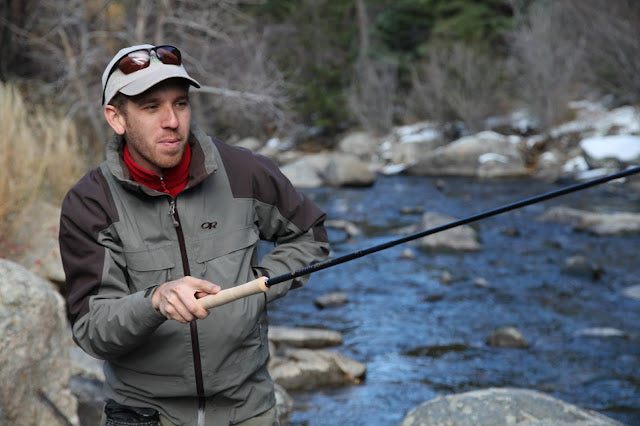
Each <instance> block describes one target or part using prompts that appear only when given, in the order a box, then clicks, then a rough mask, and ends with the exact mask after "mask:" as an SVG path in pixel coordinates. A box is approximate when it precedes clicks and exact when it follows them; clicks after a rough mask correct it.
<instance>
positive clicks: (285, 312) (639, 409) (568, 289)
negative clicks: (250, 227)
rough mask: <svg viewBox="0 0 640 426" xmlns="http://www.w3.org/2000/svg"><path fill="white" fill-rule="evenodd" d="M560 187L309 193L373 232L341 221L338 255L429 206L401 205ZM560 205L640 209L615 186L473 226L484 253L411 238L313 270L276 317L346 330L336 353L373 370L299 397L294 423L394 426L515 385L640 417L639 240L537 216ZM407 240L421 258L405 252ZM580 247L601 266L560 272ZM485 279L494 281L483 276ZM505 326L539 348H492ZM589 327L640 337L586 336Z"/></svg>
mask: <svg viewBox="0 0 640 426" xmlns="http://www.w3.org/2000/svg"><path fill="white" fill-rule="evenodd" d="M436 182H438V183H439V184H440V185H436ZM559 187H560V186H557V185H552V184H544V183H540V182H532V181H522V180H519V181H518V180H516V181H496V182H489V181H475V180H470V179H462V178H445V179H435V178H425V177H408V176H394V177H380V178H379V180H378V181H377V182H376V184H375V185H374V186H373V187H371V188H364V189H362V188H361V189H353V188H351V189H336V188H320V189H315V190H307V191H305V193H307V194H308V195H310V196H311V197H312V198H313V199H314V200H315V201H316V203H317V204H318V205H319V206H321V207H322V208H323V209H324V210H325V211H326V212H327V214H328V217H329V218H330V219H344V220H348V221H351V222H353V223H355V224H356V225H358V226H359V227H360V229H361V230H362V231H363V233H362V235H361V236H358V237H354V238H350V239H349V238H346V236H345V235H344V234H343V233H341V232H340V231H338V230H330V238H331V240H332V243H333V244H332V250H333V253H332V256H333V257H337V256H341V255H344V254H347V253H350V252H353V251H355V250H360V249H364V248H368V247H371V246H373V245H377V244H381V243H384V242H387V241H389V240H391V239H395V238H398V237H399V235H398V234H397V230H398V229H400V228H402V227H405V226H408V225H413V224H416V223H418V222H419V220H420V214H402V213H401V212H400V210H401V208H402V207H420V208H422V209H424V210H425V211H433V212H438V213H441V214H445V215H448V216H452V217H455V218H464V217H468V216H471V215H474V214H477V213H480V212H483V211H486V210H489V209H493V208H496V207H498V206H501V205H504V204H508V203H512V202H515V201H519V200H522V199H525V198H529V197H531V196H534V195H538V194H541V193H544V192H548V191H551V190H555V189H558V188H559ZM439 188H440V189H439ZM555 205H565V206H568V207H573V208H578V209H585V210H591V211H633V212H637V211H639V210H640V197H639V196H638V195H634V194H632V193H629V191H625V190H624V189H623V188H621V187H620V186H619V185H611V184H607V185H601V186H598V187H594V188H590V189H587V190H584V191H580V192H577V193H573V194H570V195H566V196H563V197H559V198H556V199H553V200H549V201H546V202H544V203H540V204H535V205H531V206H528V207H525V208H522V209H518V210H514V211H511V212H507V213H504V214H501V215H498V216H495V217H491V218H488V219H485V220H482V221H479V222H476V223H474V224H473V225H472V226H474V228H475V229H476V230H477V231H478V233H479V237H480V240H481V243H482V246H483V249H482V250H481V251H480V252H470V253H430V252H425V251H420V250H418V249H417V248H415V247H412V246H411V245H410V244H403V245H400V246H396V247H393V248H390V249H388V250H384V251H381V252H378V253H375V254H372V255H369V256H367V257H364V258H361V259H357V260H354V261H351V262H348V263H345V264H342V265H339V266H336V267H333V268H329V269H326V270H323V271H319V272H316V273H314V274H313V275H312V276H311V278H310V281H309V283H308V284H307V285H306V286H305V287H304V288H302V289H298V290H295V291H292V292H290V293H289V294H288V295H287V297H285V298H283V299H281V300H279V301H277V302H276V303H274V304H273V306H272V307H271V308H270V317H271V323H272V324H274V325H285V326H305V327H318V328H328V329H332V330H337V331H340V332H342V333H343V337H344V344H343V345H342V346H341V347H339V348H337V349H338V350H339V351H341V352H343V353H345V354H346V355H348V356H350V357H351V358H353V359H356V360H358V361H360V362H363V363H364V364H366V366H367V377H366V380H365V381H364V382H362V383H361V384H359V385H352V386H346V387H342V388H338V389H319V390H316V391H313V392H300V393H292V396H293V397H294V399H295V411H294V413H293V415H292V419H291V423H290V424H291V425H364V424H366V425H395V424H397V423H398V422H400V421H401V420H402V419H403V418H404V416H405V415H406V413H407V412H408V411H409V410H410V409H412V408H414V407H416V406H418V405H420V404H421V403H423V402H425V401H427V400H430V399H433V398H435V397H436V396H438V395H445V394H450V393H459V392H465V391H471V390H476V389H483V388H488V387H507V386H508V387H519V388H528V389H535V390H538V391H541V392H545V393H547V394H549V395H552V396H554V397H557V398H560V399H562V400H564V401H566V402H569V403H572V404H576V405H578V406H581V407H583V408H587V409H592V410H595V411H598V412H600V413H602V414H605V415H607V416H609V417H612V418H614V419H617V420H619V421H622V422H624V423H627V424H629V425H634V424H640V301H638V300H633V299H629V298H626V297H624V296H623V294H622V291H623V290H624V289H625V288H626V287H629V286H631V285H635V284H638V283H639V282H640V278H639V277H638V274H637V269H638V268H637V266H638V255H637V252H638V247H639V244H640V236H639V235H627V236H612V237H597V236H594V235H591V234H589V233H584V232H576V231H573V230H572V229H571V227H569V226H568V225H563V224H554V223H542V222H539V221H537V220H536V218H537V217H538V216H539V215H541V214H542V213H543V212H544V211H545V210H546V209H548V208H549V207H551V206H555ZM407 248H412V250H413V251H414V253H415V258H413V259H411V260H407V259H400V254H401V253H402V251H404V250H405V249H407ZM573 255H581V256H584V257H585V258H586V259H588V260H589V261H590V262H591V263H593V264H595V265H599V266H600V267H601V268H602V271H603V273H602V274H601V275H600V276H599V277H596V276H593V275H590V274H586V275H572V274H569V273H566V272H563V265H564V261H565V260H566V259H567V258H568V257H570V256H573ZM444 271H448V272H449V273H450V274H451V275H452V277H453V282H451V283H450V284H446V285H445V284H442V283H441V282H440V277H441V275H442V273H443V272H444ZM476 278H484V279H485V280H487V281H488V283H489V286H488V287H480V286H477V285H474V280H475V279H476ZM334 291H342V292H345V293H346V294H347V295H348V299H349V302H348V303H347V304H345V305H343V306H340V307H337V308H330V309H323V310H320V309H317V308H316V307H315V306H314V300H315V299H316V298H317V297H319V296H321V295H323V294H326V293H329V292H334ZM505 325H513V326H516V327H517V328H518V329H519V330H521V331H522V333H523V334H524V335H525V337H526V339H527V340H528V341H529V342H530V343H531V346H530V347H529V348H528V349H505V348H493V347H489V346H487V345H486V343H485V341H486V338H487V336H488V335H489V334H490V333H491V332H492V331H494V330H495V329H496V328H499V327H502V326H505ZM591 327H614V328H617V329H620V330H622V331H624V332H625V333H627V334H628V335H629V336H628V337H609V338H605V337H577V336H576V332H578V331H579V330H582V329H585V328H591Z"/></svg>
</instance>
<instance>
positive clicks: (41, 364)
mask: <svg viewBox="0 0 640 426" xmlns="http://www.w3.org/2000/svg"><path fill="white" fill-rule="evenodd" d="M68 327H69V326H68V323H67V320H66V316H65V306H64V302H63V300H62V296H60V294H59V293H57V292H56V291H55V290H54V289H53V288H52V287H51V285H50V284H49V283H47V282H45V281H44V280H42V279H41V278H39V277H37V276H35V275H33V274H32V273H30V272H29V271H28V270H26V269H25V268H24V267H23V266H20V265H18V264H16V263H13V262H10V261H8V260H4V259H0V329H2V333H1V334H0V383H3V386H1V387H0V407H1V408H0V423H1V424H11V425H36V424H37V425H40V424H42V425H44V424H46V425H65V426H67V425H69V424H72V425H78V424H79V419H78V416H77V414H76V413H77V400H76V398H75V397H74V396H73V395H72V394H71V392H70V390H69V380H70V378H71V364H70V361H69V352H68V348H67V346H66V345H64V344H61V342H65V341H67V338H68ZM7 384H11V385H10V386H7Z"/></svg>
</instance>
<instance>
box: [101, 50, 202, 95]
mask: <svg viewBox="0 0 640 426" xmlns="http://www.w3.org/2000/svg"><path fill="white" fill-rule="evenodd" d="M154 47H155V46H153V45H151V44H140V45H137V46H130V47H125V48H124V49H121V50H120V51H119V52H118V53H116V55H115V56H114V57H113V59H111V61H110V62H109V64H108V65H107V67H106V68H105V70H104V72H103V73H102V93H103V97H102V105H103V106H106V105H107V104H108V103H109V102H110V101H111V99H112V98H113V97H114V96H115V95H116V94H117V93H118V92H120V93H123V94H125V95H127V96H135V95H139V94H140V93H142V92H144V91H146V90H147V89H149V88H151V87H153V86H155V85H156V84H158V83H160V82H161V81H164V80H166V79H169V78H176V77H178V78H184V79H185V80H187V81H188V82H189V84H191V85H192V86H195V87H200V83H198V82H197V81H196V80H194V79H193V78H192V77H191V76H189V74H188V73H187V70H186V69H185V68H184V66H183V65H182V64H180V65H172V64H164V63H162V62H161V61H160V60H159V59H158V58H157V57H155V56H154V55H151V59H150V63H149V66H148V67H146V68H143V69H141V70H138V71H134V72H132V73H131V74H125V73H123V72H122V71H121V70H120V69H119V68H118V67H116V69H115V71H114V72H113V73H111V75H109V73H110V71H111V69H112V68H113V67H114V65H115V64H116V63H117V62H118V61H119V60H120V59H121V58H123V57H125V56H126V55H127V54H129V53H131V52H135V51H136V50H144V49H153V48H154Z"/></svg>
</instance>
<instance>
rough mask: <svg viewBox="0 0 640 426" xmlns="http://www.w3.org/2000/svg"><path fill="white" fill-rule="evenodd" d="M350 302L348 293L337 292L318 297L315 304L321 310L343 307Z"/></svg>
mask: <svg viewBox="0 0 640 426" xmlns="http://www.w3.org/2000/svg"><path fill="white" fill-rule="evenodd" d="M348 301H349V299H348V297H347V293H345V292H343V291H336V292H334V293H328V294H324V295H322V296H320V297H318V298H317V299H316V300H315V301H314V302H313V303H314V305H316V307H318V308H320V309H325V308H334V307H336V306H342V305H344V304H346V303H347V302H348Z"/></svg>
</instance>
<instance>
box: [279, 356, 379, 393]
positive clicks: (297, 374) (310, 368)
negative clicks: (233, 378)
mask: <svg viewBox="0 0 640 426" xmlns="http://www.w3.org/2000/svg"><path fill="white" fill-rule="evenodd" d="M366 371H367V368H366V366H365V365H364V364H362V363H361V362H358V361H355V360H353V359H351V358H349V357H347V356H346V355H344V354H341V353H339V352H336V351H331V350H325V349H294V348H290V349H285V350H284V352H283V354H282V355H279V356H275V357H273V358H272V360H271V361H270V362H269V373H270V374H271V377H272V378H273V381H274V382H276V383H278V384H279V385H281V386H282V387H284V388H285V389H287V390H302V389H305V390H310V389H318V388H322V387H336V386H344V385H348V384H358V383H360V382H361V381H362V380H363V379H364V377H365V374H366Z"/></svg>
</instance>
